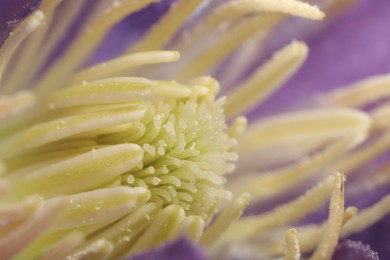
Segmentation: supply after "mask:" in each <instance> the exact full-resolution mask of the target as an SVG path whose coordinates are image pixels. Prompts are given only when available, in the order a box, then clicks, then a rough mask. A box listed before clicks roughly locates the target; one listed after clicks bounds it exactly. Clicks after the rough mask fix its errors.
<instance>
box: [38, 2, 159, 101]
mask: <svg viewBox="0 0 390 260" xmlns="http://www.w3.org/2000/svg"><path fill="white" fill-rule="evenodd" d="M156 1H157V0H140V1H135V2H134V1H132V0H122V1H114V2H113V4H112V6H111V7H110V8H109V9H107V10H105V12H103V13H102V14H101V16H99V17H97V18H95V19H94V20H93V21H91V22H90V23H89V24H88V26H87V27H86V28H85V29H84V30H83V31H82V32H81V33H80V35H79V36H78V37H77V38H76V39H74V40H73V41H72V42H71V45H70V46H69V47H68V49H67V51H66V52H65V53H64V54H63V55H62V56H61V57H60V58H58V59H57V60H56V63H55V64H53V65H52V66H50V69H48V71H46V73H45V75H44V76H43V78H42V79H41V80H40V81H39V82H38V83H37V86H36V88H37V90H38V91H39V92H40V93H41V94H43V93H46V92H47V91H52V90H54V89H55V88H59V87H61V84H59V83H58V81H61V80H64V78H65V77H66V76H67V75H68V74H69V73H70V72H72V71H73V70H75V69H76V68H77V67H78V66H80V64H81V63H82V62H83V61H84V60H85V58H86V57H87V56H88V55H89V54H90V53H91V52H92V51H93V49H94V48H95V47H96V46H97V45H98V44H99V43H100V42H101V40H102V38H103V36H104V35H105V34H106V33H107V32H108V30H109V29H110V28H111V27H112V26H113V25H114V24H116V23H117V22H119V21H120V20H121V19H123V18H124V17H125V16H127V15H129V14H131V13H134V12H136V11H138V10H140V9H142V8H144V7H145V6H147V5H148V4H150V3H152V2H156Z"/></svg>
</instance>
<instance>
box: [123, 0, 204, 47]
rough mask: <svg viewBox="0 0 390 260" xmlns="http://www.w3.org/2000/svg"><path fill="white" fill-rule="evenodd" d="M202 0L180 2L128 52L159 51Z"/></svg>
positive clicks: (181, 0)
mask: <svg viewBox="0 0 390 260" xmlns="http://www.w3.org/2000/svg"><path fill="white" fill-rule="evenodd" d="M203 1H204V0H180V1H177V2H176V3H174V4H173V5H172V7H171V9H170V10H169V11H168V12H167V13H166V14H165V15H164V16H163V17H162V18H161V20H160V21H159V22H158V23H157V24H156V25H155V26H154V27H152V29H151V30H149V31H148V32H147V34H146V36H145V37H144V38H143V39H142V40H140V41H139V42H137V43H136V44H135V45H134V46H132V47H131V48H130V49H129V52H137V51H144V50H159V49H161V48H162V46H163V45H164V44H165V43H166V42H167V41H168V40H169V39H170V37H171V36H172V35H173V34H174V33H175V32H176V31H177V30H178V29H179V28H180V26H181V25H182V24H183V22H184V21H185V20H186V19H187V18H188V16H189V15H190V14H191V13H192V12H193V11H194V10H195V9H196V7H198V6H199V5H200V4H201V3H203Z"/></svg>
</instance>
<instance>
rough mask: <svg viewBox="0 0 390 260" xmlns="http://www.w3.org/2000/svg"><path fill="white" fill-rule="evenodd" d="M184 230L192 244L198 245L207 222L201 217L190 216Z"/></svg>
mask: <svg viewBox="0 0 390 260" xmlns="http://www.w3.org/2000/svg"><path fill="white" fill-rule="evenodd" d="M182 229H183V232H184V234H186V235H187V236H188V238H189V239H190V240H191V241H192V242H194V243H198V242H199V240H200V239H201V237H202V235H203V231H204V229H205V221H204V220H203V219H202V218H201V217H200V216H188V217H186V218H185V219H184V222H183V227H182Z"/></svg>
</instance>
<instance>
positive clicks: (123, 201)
mask: <svg viewBox="0 0 390 260" xmlns="http://www.w3.org/2000/svg"><path fill="white" fill-rule="evenodd" d="M150 195H151V193H150V191H149V190H148V189H145V188H141V187H137V188H130V187H126V186H120V187H113V188H105V189H98V190H93V191H89V192H82V193H78V194H75V195H69V196H61V197H58V198H54V199H51V200H48V201H45V203H46V204H51V203H56V201H57V200H65V201H66V202H67V204H66V205H64V209H63V212H62V214H61V216H59V218H58V219H57V220H56V221H55V223H54V225H53V226H52V228H54V229H69V228H78V227H82V226H88V225H94V224H99V223H107V222H114V221H116V220H118V219H120V218H121V217H123V216H125V215H127V214H129V213H130V212H132V211H134V210H136V209H137V208H138V207H140V206H142V205H143V204H145V203H146V202H147V201H148V200H149V199H150Z"/></svg>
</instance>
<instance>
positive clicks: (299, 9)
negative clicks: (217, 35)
mask: <svg viewBox="0 0 390 260" xmlns="http://www.w3.org/2000/svg"><path fill="white" fill-rule="evenodd" d="M257 12H278V13H283V14H288V15H294V16H299V17H302V18H307V19H313V20H322V19H323V18H324V17H325V14H324V13H323V12H322V11H320V10H319V9H318V7H316V6H311V5H309V4H308V3H304V2H299V1H295V0H273V1H267V0H235V1H232V2H230V3H226V4H224V5H222V6H221V7H219V8H218V9H216V10H215V11H214V12H213V13H212V14H211V15H210V16H208V17H207V18H206V19H205V20H204V22H203V23H204V24H205V25H207V26H210V25H218V24H220V23H221V22H224V21H226V20H227V17H229V18H237V17H240V16H244V15H245V14H248V13H257Z"/></svg>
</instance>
